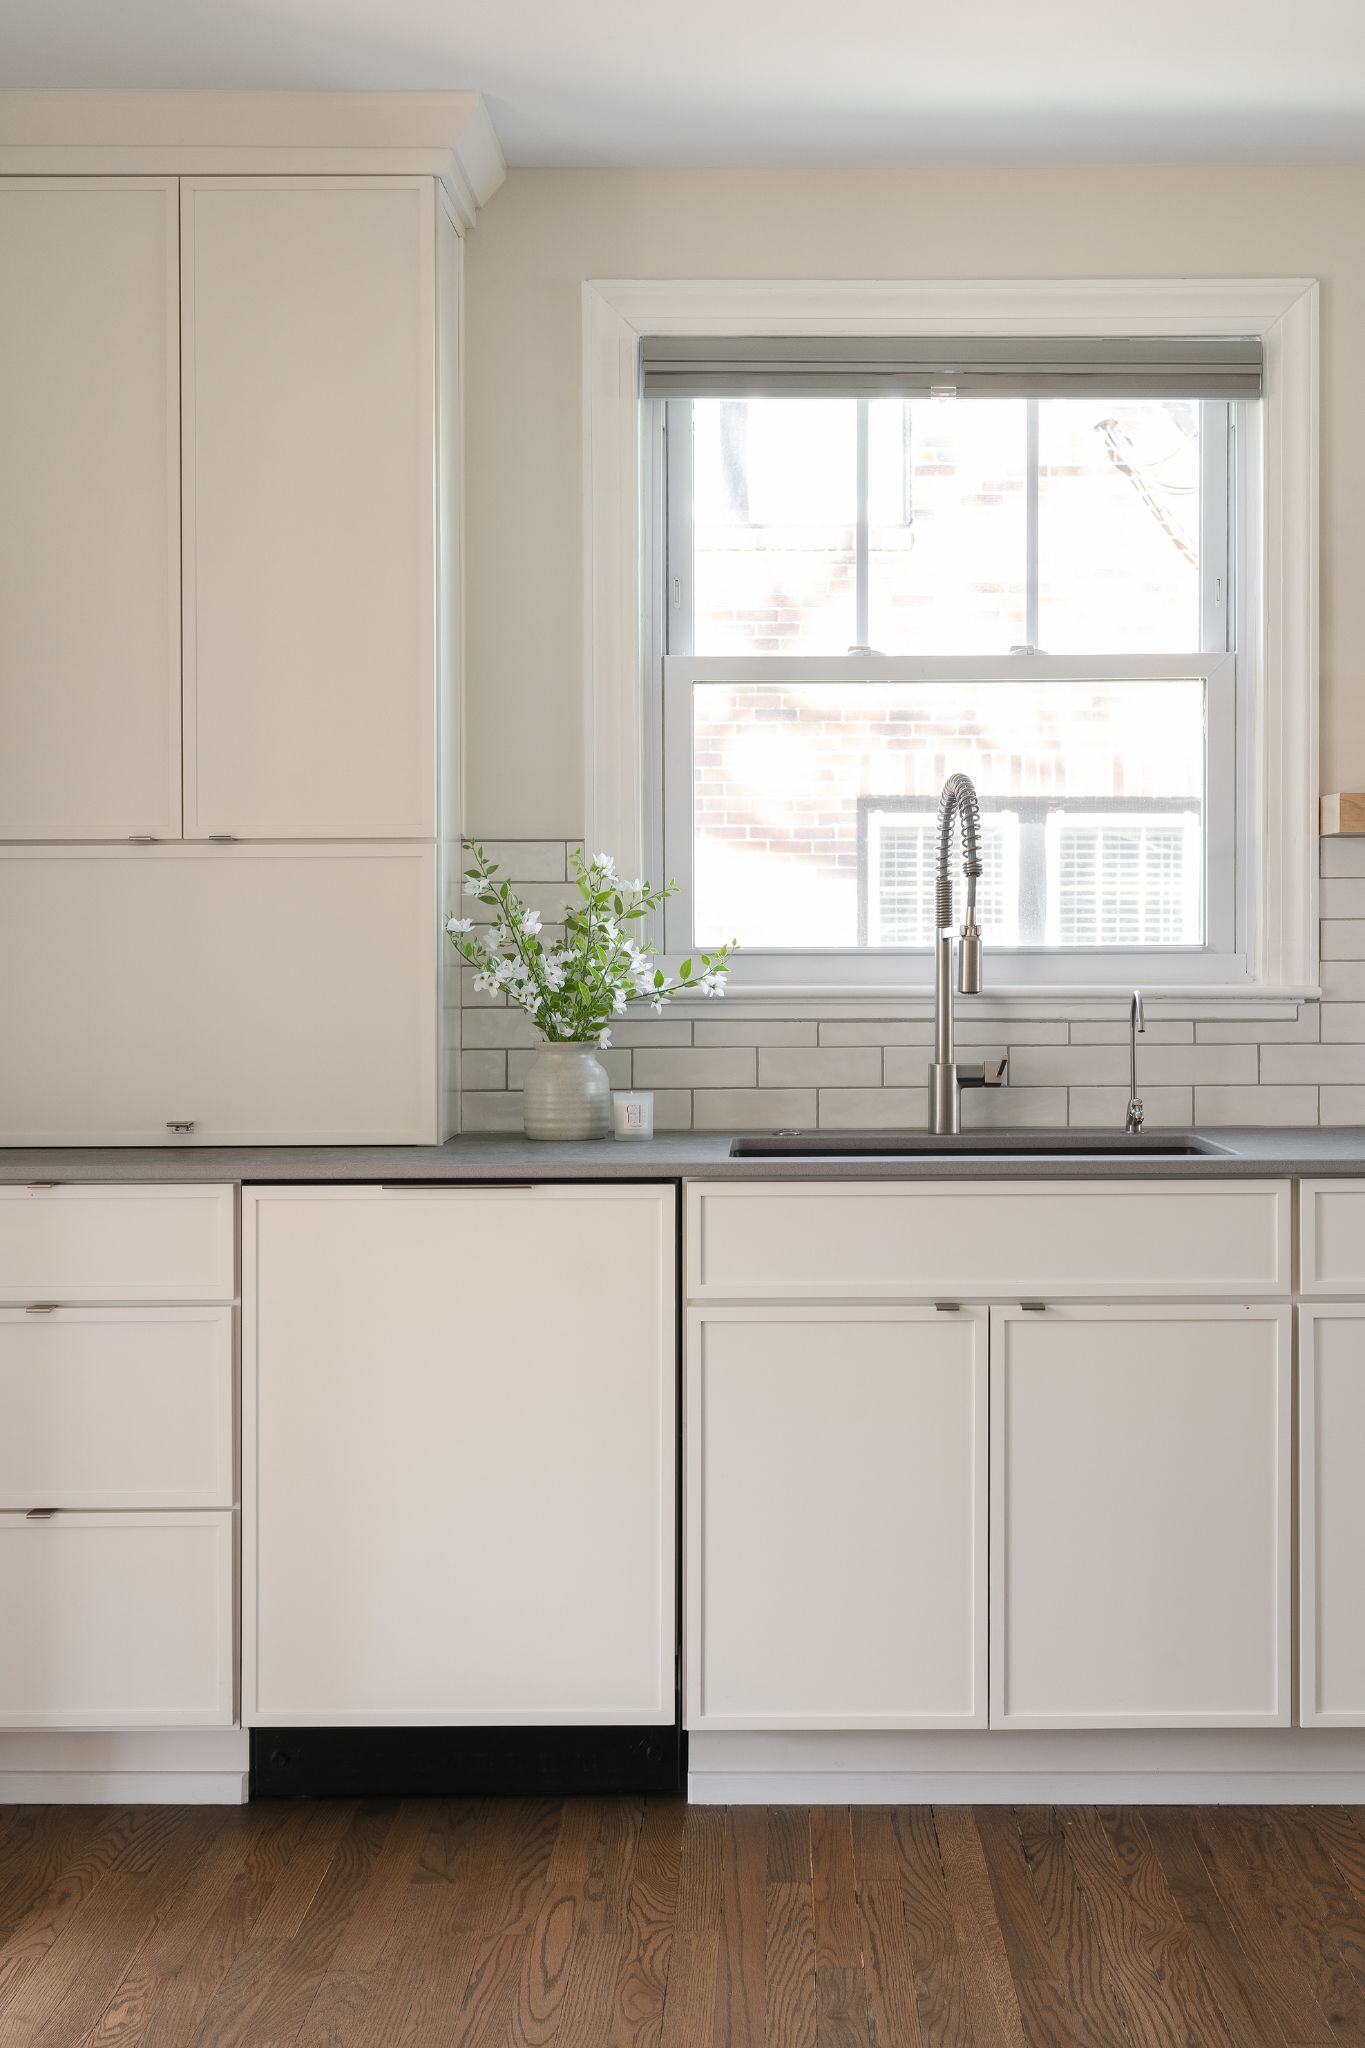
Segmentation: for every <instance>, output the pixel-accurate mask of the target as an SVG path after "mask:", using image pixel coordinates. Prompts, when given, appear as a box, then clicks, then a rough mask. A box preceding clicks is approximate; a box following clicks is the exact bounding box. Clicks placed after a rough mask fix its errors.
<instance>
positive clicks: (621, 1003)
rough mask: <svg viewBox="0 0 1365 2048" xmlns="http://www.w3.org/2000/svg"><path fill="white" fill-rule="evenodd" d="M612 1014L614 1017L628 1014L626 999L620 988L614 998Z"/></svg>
mask: <svg viewBox="0 0 1365 2048" xmlns="http://www.w3.org/2000/svg"><path fill="white" fill-rule="evenodd" d="M611 1014H612V1016H613V1017H624V1016H625V1014H626V999H625V997H624V996H623V995H622V993H621V991H620V989H619V988H618V989H617V991H616V994H615V996H614V997H613V998H612V1005H611Z"/></svg>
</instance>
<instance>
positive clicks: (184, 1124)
mask: <svg viewBox="0 0 1365 2048" xmlns="http://www.w3.org/2000/svg"><path fill="white" fill-rule="evenodd" d="M166 1129H167V1130H168V1131H179V1132H180V1134H181V1135H182V1136H185V1135H186V1134H187V1133H189V1132H190V1131H192V1130H193V1129H194V1118H193V1117H175V1118H173V1119H172V1120H171V1121H170V1122H169V1123H168V1124H167V1125H166Z"/></svg>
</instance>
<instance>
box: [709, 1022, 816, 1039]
mask: <svg viewBox="0 0 1365 2048" xmlns="http://www.w3.org/2000/svg"><path fill="white" fill-rule="evenodd" d="M815 1031H816V1027H815V1025H814V1024H793V1023H781V1024H767V1023H757V1024H750V1023H748V1022H746V1021H745V1019H744V1018H742V1017H740V1018H737V1019H735V1020H733V1021H732V1020H731V1019H729V1018H723V1019H718V1020H717V1021H716V1022H715V1023H712V1022H711V1021H710V1020H709V1019H707V1020H706V1021H704V1022H703V1021H698V1022H697V1023H696V1024H694V1025H693V1027H692V1042H693V1044H694V1045H814V1044H815V1043H816V1038H815Z"/></svg>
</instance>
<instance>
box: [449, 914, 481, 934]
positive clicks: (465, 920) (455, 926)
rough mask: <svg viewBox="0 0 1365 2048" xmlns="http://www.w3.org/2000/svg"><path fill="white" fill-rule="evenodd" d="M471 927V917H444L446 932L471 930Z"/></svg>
mask: <svg viewBox="0 0 1365 2048" xmlns="http://www.w3.org/2000/svg"><path fill="white" fill-rule="evenodd" d="M473 929H474V920H473V918H472V917H448V918H447V919H446V930H447V931H448V932H472V931H473Z"/></svg>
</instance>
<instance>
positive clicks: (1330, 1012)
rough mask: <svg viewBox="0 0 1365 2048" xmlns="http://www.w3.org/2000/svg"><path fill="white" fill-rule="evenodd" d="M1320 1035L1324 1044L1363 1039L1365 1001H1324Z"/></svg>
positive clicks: (1354, 1041)
mask: <svg viewBox="0 0 1365 2048" xmlns="http://www.w3.org/2000/svg"><path fill="white" fill-rule="evenodd" d="M1322 1037H1323V1043H1324V1044H1326V1045H1340V1044H1343V1043H1359V1042H1360V1041H1362V1040H1365V1003H1324V1004H1323V1006H1322Z"/></svg>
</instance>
